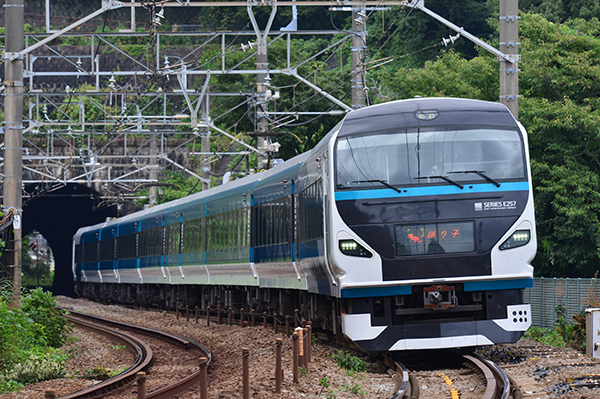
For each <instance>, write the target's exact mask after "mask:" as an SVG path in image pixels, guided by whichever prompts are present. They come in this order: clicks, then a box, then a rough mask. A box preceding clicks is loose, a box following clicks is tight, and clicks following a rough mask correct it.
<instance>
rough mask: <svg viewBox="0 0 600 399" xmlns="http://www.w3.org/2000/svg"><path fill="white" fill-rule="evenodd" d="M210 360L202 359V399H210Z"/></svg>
mask: <svg viewBox="0 0 600 399" xmlns="http://www.w3.org/2000/svg"><path fill="white" fill-rule="evenodd" d="M207 369H208V359H207V358H205V357H201V358H200V399H208V378H207V374H208V373H207Z"/></svg>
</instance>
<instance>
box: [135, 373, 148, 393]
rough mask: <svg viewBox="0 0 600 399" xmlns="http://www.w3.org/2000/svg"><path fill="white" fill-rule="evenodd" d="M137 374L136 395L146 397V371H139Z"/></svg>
mask: <svg viewBox="0 0 600 399" xmlns="http://www.w3.org/2000/svg"><path fill="white" fill-rule="evenodd" d="M136 375H137V397H138V399H146V373H144V372H143V371H140V372H139V373H137V374H136Z"/></svg>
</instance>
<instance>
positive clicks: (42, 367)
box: [0, 351, 67, 384]
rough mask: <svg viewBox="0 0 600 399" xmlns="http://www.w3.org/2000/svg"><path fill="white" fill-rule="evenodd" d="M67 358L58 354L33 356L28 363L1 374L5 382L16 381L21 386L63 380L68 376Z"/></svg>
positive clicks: (17, 365)
mask: <svg viewBox="0 0 600 399" xmlns="http://www.w3.org/2000/svg"><path fill="white" fill-rule="evenodd" d="M66 360H67V359H66V357H65V356H64V355H60V354H58V353H56V352H53V351H50V352H48V353H41V354H39V355H31V356H30V357H29V358H28V359H27V360H26V361H24V362H21V363H18V364H16V365H15V366H14V367H12V369H11V370H9V371H7V372H4V373H0V376H2V377H3V378H2V379H3V380H7V381H16V382H18V383H20V384H35V383H36V382H40V381H46V380H52V379H55V378H62V377H65V376H66V374H67V373H66V371H65V361H66Z"/></svg>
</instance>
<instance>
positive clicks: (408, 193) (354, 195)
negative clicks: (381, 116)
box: [335, 182, 529, 201]
mask: <svg viewBox="0 0 600 399" xmlns="http://www.w3.org/2000/svg"><path fill="white" fill-rule="evenodd" d="M399 189H400V190H401V191H402V192H401V193H398V192H397V191H395V190H392V189H391V188H382V189H375V190H352V191H337V192H336V193H335V200H336V201H346V200H365V199H383V198H404V197H424V196H427V195H454V194H480V193H490V194H492V193H497V192H504V191H529V183H528V182H516V183H501V184H500V187H496V186H495V185H493V184H490V183H488V184H470V185H465V186H464V188H463V189H462V190H461V189H460V188H459V187H458V186H424V187H409V188H399Z"/></svg>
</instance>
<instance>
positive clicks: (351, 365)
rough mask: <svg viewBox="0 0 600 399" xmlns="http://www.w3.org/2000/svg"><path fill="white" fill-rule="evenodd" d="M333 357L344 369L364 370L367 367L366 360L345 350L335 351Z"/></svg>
mask: <svg viewBox="0 0 600 399" xmlns="http://www.w3.org/2000/svg"><path fill="white" fill-rule="evenodd" d="M332 357H333V360H335V361H336V362H337V364H338V365H339V366H340V367H341V368H343V369H344V370H347V371H354V372H363V371H366V369H367V363H366V362H365V361H364V360H362V359H360V358H358V357H356V356H353V355H351V354H349V353H346V352H344V351H338V352H337V353H334V354H333V356H332Z"/></svg>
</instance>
